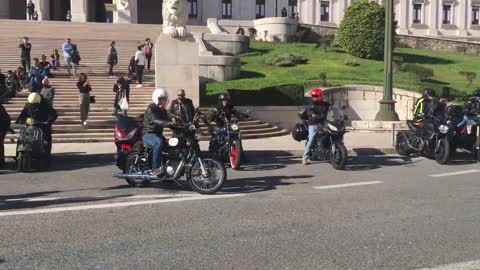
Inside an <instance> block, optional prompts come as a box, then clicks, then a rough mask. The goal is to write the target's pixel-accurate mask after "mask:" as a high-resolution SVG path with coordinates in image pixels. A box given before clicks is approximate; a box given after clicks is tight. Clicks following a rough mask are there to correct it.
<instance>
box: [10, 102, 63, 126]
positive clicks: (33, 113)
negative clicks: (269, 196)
mask: <svg viewBox="0 0 480 270" xmlns="http://www.w3.org/2000/svg"><path fill="white" fill-rule="evenodd" d="M29 117H31V118H33V119H34V120H35V121H38V122H49V125H52V124H53V122H55V120H57V117H58V114H57V111H55V109H54V108H52V106H50V104H49V103H48V102H47V100H45V99H44V98H42V101H41V102H40V104H30V103H27V104H25V106H24V107H23V110H22V112H21V113H20V115H19V116H18V118H17V121H16V122H17V123H24V122H25V121H26V120H27V118H29Z"/></svg>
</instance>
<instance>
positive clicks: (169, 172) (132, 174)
mask: <svg viewBox="0 0 480 270" xmlns="http://www.w3.org/2000/svg"><path fill="white" fill-rule="evenodd" d="M200 115H201V114H200V113H199V112H198V111H197V113H196V115H195V119H194V121H193V122H192V123H189V124H186V125H182V126H173V127H171V129H172V131H173V135H172V137H171V138H170V139H169V140H168V145H167V146H165V147H164V149H163V152H162V160H161V162H162V165H163V167H164V168H165V170H164V172H162V174H161V175H158V176H157V175H152V160H153V159H152V157H153V149H152V148H151V147H150V146H148V145H146V144H143V143H141V142H140V143H137V145H135V147H134V148H133V149H132V151H131V152H130V154H129V155H128V157H127V163H126V169H125V173H122V174H116V175H114V176H115V177H117V178H122V179H125V180H126V181H127V182H128V183H129V184H130V185H131V186H135V187H137V186H142V185H145V184H147V183H149V182H150V181H154V180H160V181H175V182H177V181H178V180H180V178H181V177H183V176H184V175H185V176H186V181H187V182H188V184H189V185H190V187H191V188H192V190H194V191H196V192H198V193H200V194H214V193H216V192H217V191H219V190H220V189H221V188H222V186H223V184H224V183H225V181H226V178H227V172H226V170H225V166H224V165H223V163H222V162H220V161H218V160H216V159H214V158H211V157H206V156H203V155H202V154H201V152H200V146H199V139H200V138H201V129H200V126H199V124H198V118H199V117H200Z"/></svg>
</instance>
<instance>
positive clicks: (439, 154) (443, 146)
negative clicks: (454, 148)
mask: <svg viewBox="0 0 480 270" xmlns="http://www.w3.org/2000/svg"><path fill="white" fill-rule="evenodd" d="M450 148H451V147H450V142H449V141H448V140H447V139H445V138H443V139H441V140H440V142H439V145H438V149H437V150H436V151H435V153H434V154H433V157H434V158H435V160H436V161H437V163H438V164H442V165H444V164H447V163H448V160H449V159H450Z"/></svg>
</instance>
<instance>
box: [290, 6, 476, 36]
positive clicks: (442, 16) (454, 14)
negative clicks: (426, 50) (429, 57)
mask: <svg viewBox="0 0 480 270" xmlns="http://www.w3.org/2000/svg"><path fill="white" fill-rule="evenodd" d="M352 1H355V0H298V11H299V18H300V22H302V23H306V24H315V25H332V26H338V25H339V24H340V22H341V21H342V19H343V15H344V12H345V8H346V7H348V5H349V4H350V3H351V2H352ZM377 1H378V2H380V3H381V2H383V1H381V0H380V1H379V0H377ZM394 3H395V9H394V12H395V20H396V21H397V24H398V33H399V34H404V35H419V36H445V37H454V38H462V37H480V25H479V17H480V12H479V10H480V0H394Z"/></svg>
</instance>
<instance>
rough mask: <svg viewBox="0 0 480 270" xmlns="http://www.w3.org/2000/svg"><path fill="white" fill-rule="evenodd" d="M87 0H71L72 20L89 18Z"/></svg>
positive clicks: (78, 20) (79, 20)
mask: <svg viewBox="0 0 480 270" xmlns="http://www.w3.org/2000/svg"><path fill="white" fill-rule="evenodd" d="M87 3H88V1H87V0H70V7H71V9H72V10H71V11H70V12H71V13H72V22H86V21H87V18H88V13H87V10H88V4H87Z"/></svg>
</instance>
